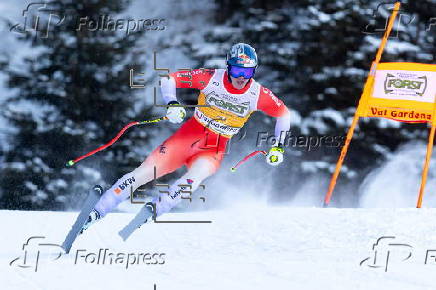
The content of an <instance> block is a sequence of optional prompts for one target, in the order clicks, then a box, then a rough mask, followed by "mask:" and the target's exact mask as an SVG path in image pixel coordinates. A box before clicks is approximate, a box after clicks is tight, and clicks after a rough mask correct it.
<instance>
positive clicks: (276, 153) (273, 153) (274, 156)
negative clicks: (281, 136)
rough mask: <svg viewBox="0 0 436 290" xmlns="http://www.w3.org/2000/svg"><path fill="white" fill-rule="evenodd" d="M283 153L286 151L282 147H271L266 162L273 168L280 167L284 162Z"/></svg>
mask: <svg viewBox="0 0 436 290" xmlns="http://www.w3.org/2000/svg"><path fill="white" fill-rule="evenodd" d="M283 152H285V150H283V148H282V146H280V145H279V146H274V147H271V149H270V150H269V152H268V155H266V162H268V164H269V165H272V166H277V165H279V164H280V163H282V162H283Z"/></svg>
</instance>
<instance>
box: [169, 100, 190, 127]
mask: <svg viewBox="0 0 436 290" xmlns="http://www.w3.org/2000/svg"><path fill="white" fill-rule="evenodd" d="M168 105H169V106H170V107H168V109H167V118H168V121H170V122H171V123H174V124H178V123H181V122H183V119H184V118H185V116H186V111H185V108H183V107H179V106H177V107H176V106H175V105H180V103H179V102H177V101H172V102H169V103H168Z"/></svg>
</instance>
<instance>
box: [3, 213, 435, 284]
mask: <svg viewBox="0 0 436 290" xmlns="http://www.w3.org/2000/svg"><path fill="white" fill-rule="evenodd" d="M76 214H77V213H73V212H70V213H62V212H23V211H0V218H1V219H2V220H3V221H5V222H3V223H2V230H3V233H4V234H3V235H2V247H1V250H0V251H1V252H0V257H1V260H2V261H1V263H0V273H1V275H0V285H2V286H1V288H2V289H8V290H9V289H10V290H15V289H47V290H49V289H105V290H109V289H150V290H151V289H153V284H156V287H157V288H156V289H159V290H167V289H179V290H180V289H220V290H222V289H251V290H252V289H317V290H318V289H323V290H327V289H335V290H340V289H346V290H349V289H383V290H387V289H396V290H397V289H401V290H407V289H414V290H415V289H434V273H435V271H436V262H434V257H433V258H432V259H433V260H431V259H429V260H428V261H427V263H426V264H425V263H424V262H425V255H426V253H427V250H431V249H435V248H436V233H435V231H434V222H433V221H434V220H435V219H436V210H435V209H420V210H419V209H333V208H331V209H330V208H328V209H322V208H289V207H267V206H262V205H250V206H246V207H237V208H232V209H228V210H225V211H204V212H195V213H184V214H183V213H176V214H174V213H173V214H168V215H167V216H164V217H162V218H165V220H179V219H183V220H211V221H212V223H210V224H157V223H151V224H146V225H144V226H143V227H142V228H141V229H139V230H138V231H137V232H135V233H134V234H133V235H132V236H131V238H130V239H129V240H127V241H126V242H123V241H122V240H121V238H120V237H119V236H118V235H117V232H118V231H119V230H120V229H121V228H122V227H123V226H124V225H125V224H126V223H127V222H128V221H129V220H130V219H131V218H132V217H133V215H132V214H127V213H115V214H109V215H108V216H107V217H106V218H105V219H104V220H102V221H101V222H99V223H97V224H95V225H94V226H93V227H91V228H90V229H89V230H88V232H87V233H86V234H85V235H84V236H81V237H79V238H78V240H77V241H76V243H75V244H74V245H73V248H72V250H71V252H70V254H69V255H62V256H61V257H60V258H59V259H57V260H55V258H56V257H57V255H56V254H57V253H58V252H57V250H52V251H51V254H50V253H49V251H48V250H47V249H48V247H44V246H39V247H38V246H37V243H36V242H34V243H33V246H32V247H30V246H28V247H27V248H26V250H27V259H28V260H27V265H32V263H33V264H34V261H35V260H34V257H35V256H36V253H37V251H38V249H39V250H40V258H39V263H38V269H37V272H35V271H34V267H33V268H32V267H29V268H23V267H19V266H18V265H24V263H23V260H17V261H15V262H14V263H12V265H9V264H10V262H11V261H13V260H14V259H15V258H17V257H20V258H21V259H22V258H23V255H24V252H23V250H22V246H23V243H24V242H25V241H26V240H27V239H28V238H29V237H31V236H44V237H45V238H44V239H40V241H41V242H40V243H54V244H60V243H61V242H62V240H63V238H64V236H65V235H66V234H67V231H68V230H69V227H70V226H71V224H72V223H73V220H74V218H75V217H76ZM382 236H394V237H395V239H392V238H391V239H388V238H386V239H382V240H381V241H380V242H379V245H378V246H377V250H378V255H380V256H378V257H379V261H378V262H377V265H378V264H380V265H382V264H383V263H382V262H380V261H385V258H381V257H382V256H381V254H382V252H383V251H384V252H383V253H385V254H386V252H387V251H388V250H389V251H390V256H389V257H390V259H389V260H388V268H387V271H386V272H385V269H386V268H385V267H384V266H383V267H380V268H376V267H371V265H373V263H370V262H369V260H371V261H372V257H373V256H374V251H373V250H372V246H373V244H374V243H376V241H377V239H379V238H381V237H382ZM388 242H389V243H390V244H388ZM393 243H396V244H407V245H409V247H408V246H405V245H402V246H398V245H397V246H395V245H391V244H393ZM30 244H32V242H31V243H29V245H30ZM383 244H384V245H383ZM51 247H52V249H57V248H56V247H55V246H51ZM99 249H108V252H110V253H126V255H127V254H129V253H165V254H166V255H165V256H164V257H163V258H162V259H161V260H159V262H162V261H165V263H164V264H163V265H145V264H143V263H141V264H134V265H130V266H129V267H128V268H127V269H126V265H125V263H123V264H116V265H115V264H109V263H107V262H105V264H104V265H102V263H101V262H100V264H96V263H95V262H94V264H92V263H85V262H84V261H85V258H83V257H80V256H81V255H82V254H83V256H84V255H85V254H89V253H92V252H98V251H99ZM77 250H83V251H81V252H78V253H79V256H78V259H77V261H78V262H77V264H75V259H76V254H77ZM409 253H411V254H412V255H411V256H410V257H409V258H408V259H407V260H405V261H402V260H403V259H404V258H406V257H407V256H408V255H409ZM383 257H386V255H385V256H383ZM366 258H371V259H369V260H366V261H365V259H366ZM88 259H89V260H88V261H91V258H90V257H88ZM20 261H21V263H19V262H20ZM131 261H132V260H131ZM362 261H364V262H362ZM361 262H362V265H361ZM374 265H376V264H374Z"/></svg>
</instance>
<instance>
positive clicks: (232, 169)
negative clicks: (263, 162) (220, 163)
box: [230, 150, 267, 172]
mask: <svg viewBox="0 0 436 290" xmlns="http://www.w3.org/2000/svg"><path fill="white" fill-rule="evenodd" d="M259 153H262V154H263V155H266V154H267V153H266V151H263V150H258V151H253V152H251V153H250V154H248V155H247V156H245V157H244V158H243V159H242V160H241V161H239V162H238V163H236V165H235V166H233V167H232V168H230V171H232V172H235V171H236V168H238V167H239V166H240V165H241V164H243V163H245V162H247V160H248V159H250V158H251V157H253V156H255V155H257V154H259Z"/></svg>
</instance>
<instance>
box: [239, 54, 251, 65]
mask: <svg viewBox="0 0 436 290" xmlns="http://www.w3.org/2000/svg"><path fill="white" fill-rule="evenodd" d="M253 62H254V61H253V59H251V58H250V57H249V56H248V55H246V54H245V53H244V54H240V55H238V60H237V61H236V63H237V64H252V63H253Z"/></svg>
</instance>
